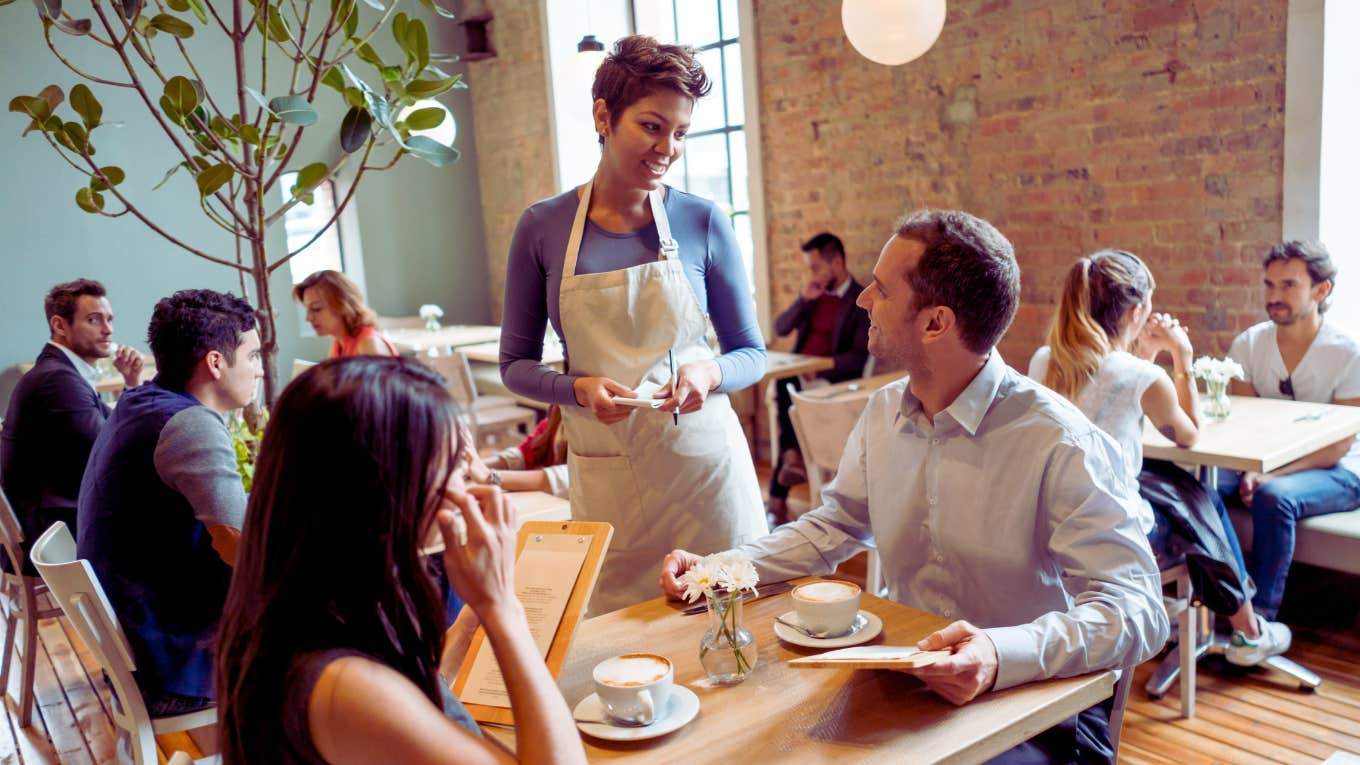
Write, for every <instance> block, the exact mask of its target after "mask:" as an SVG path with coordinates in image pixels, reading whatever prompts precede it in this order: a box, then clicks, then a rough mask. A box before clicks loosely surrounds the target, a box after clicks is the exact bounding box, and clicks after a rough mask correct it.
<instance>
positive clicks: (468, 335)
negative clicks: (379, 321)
mask: <svg viewBox="0 0 1360 765" xmlns="http://www.w3.org/2000/svg"><path fill="white" fill-rule="evenodd" d="M383 334H385V335H386V336H387V339H388V340H391V341H392V344H393V345H395V346H397V350H399V351H401V352H402V353H412V354H415V353H423V352H425V351H428V350H430V349H445V348H461V347H463V346H465V345H476V344H478V343H494V342H497V341H499V340H500V339H501V328H500V327H493V326H489V325H485V324H448V325H445V326H442V327H440V328H439V331H438V332H431V331H429V330H428V329H424V328H420V329H413V328H403V329H390V330H388V331H386V332H384V333H383Z"/></svg>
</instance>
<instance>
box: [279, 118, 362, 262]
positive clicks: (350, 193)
mask: <svg viewBox="0 0 1360 765" xmlns="http://www.w3.org/2000/svg"><path fill="white" fill-rule="evenodd" d="M375 144H376V139H373V138H369V139H368V148H366V149H364V161H363V164H360V165H359V172H357V173H355V174H354V180H353V181H351V182H350V185H349V191H348V192H346V194H345V199H344V201H342V202H341V203H340V205H339V206H338V207H336V208H335V214H333V215H331V218H330V220H328V221H326V225H324V226H322V227H321V229H320V230H318V231H317V232H316V233H315V234H313V235H312V238H311V239H308V240H307V242H306V243H305V244H303V245H302V246H301V247H299V248H297V249H296V250H293V251H292V252H290V253H288V254H287V255H284V256H283V257H282V258H279V259H278V261H277V262H275V263H273V264H271V265H270V266H269V273H270V274H273V273H274V272H275V271H276V270H278V269H279V267H280V266H282V265H283V264H284V263H287V262H288V261H289V260H291V259H292V258H293V256H294V255H297V254H298V253H299V252H302V251H303V250H305V249H307V248H308V247H311V246H312V243H313V242H315V241H316V240H318V239H320V238H321V235H322V234H324V233H326V232H327V231H329V230H330V227H331V226H333V225H335V222H336V221H337V220H340V215H341V213H343V212H344V211H345V208H346V207H348V206H349V201H350V200H351V199H353V198H354V191H355V189H358V188H359V180H360V179H361V178H363V177H364V171H365V170H367V169H368V156H369V155H370V154H372V153H373V147H374V145H375Z"/></svg>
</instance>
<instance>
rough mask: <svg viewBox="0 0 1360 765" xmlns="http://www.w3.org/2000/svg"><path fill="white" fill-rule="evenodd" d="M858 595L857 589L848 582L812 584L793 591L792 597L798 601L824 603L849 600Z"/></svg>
mask: <svg viewBox="0 0 1360 765" xmlns="http://www.w3.org/2000/svg"><path fill="white" fill-rule="evenodd" d="M858 594H859V587H857V586H856V585H853V584H850V583H849V582H813V583H812V584H805V585H803V586H802V587H799V588H798V589H796V590H794V591H793V596H794V597H796V598H798V599H800V600H812V601H818V602H826V603H831V602H835V601H839V600H849V599H850V598H853V597H855V596H856V595H858Z"/></svg>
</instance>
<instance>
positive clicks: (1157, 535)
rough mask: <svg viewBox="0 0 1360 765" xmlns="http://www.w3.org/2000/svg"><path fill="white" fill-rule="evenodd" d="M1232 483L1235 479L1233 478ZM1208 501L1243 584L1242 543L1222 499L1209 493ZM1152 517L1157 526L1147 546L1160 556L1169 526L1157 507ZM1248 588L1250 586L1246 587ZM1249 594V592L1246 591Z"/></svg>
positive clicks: (1245, 577)
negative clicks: (1216, 517) (1211, 504)
mask: <svg viewBox="0 0 1360 765" xmlns="http://www.w3.org/2000/svg"><path fill="white" fill-rule="evenodd" d="M1219 480H1220V481H1221V480H1222V479H1221V478H1220V479H1219ZM1233 480H1234V481H1236V480H1237V479H1236V478H1235V477H1234V478H1233ZM1233 490H1234V491H1236V490H1237V484H1236V483H1234V484H1233ZM1208 494H1209V501H1210V502H1213V503H1214V509H1215V510H1217V511H1218V521H1219V523H1222V524H1223V536H1224V537H1225V538H1226V539H1227V541H1228V548H1229V549H1231V550H1232V555H1233V563H1235V564H1236V565H1237V573H1238V574H1239V575H1240V576H1241V577H1242V580H1243V581H1244V582H1245V581H1246V579H1247V561H1246V558H1244V557H1243V556H1242V543H1241V542H1239V541H1238V539H1237V530H1236V529H1234V528H1233V525H1232V521H1231V520H1229V519H1228V507H1227V505H1225V504H1223V497H1222V496H1220V495H1219V494H1217V493H1215V492H1212V491H1211V492H1209V493H1208ZM1152 516H1153V519H1154V520H1156V522H1157V525H1156V526H1154V527H1153V528H1152V531H1149V532H1148V545H1149V546H1150V547H1151V548H1152V551H1153V552H1154V553H1158V554H1160V553H1161V552H1162V551H1163V550H1165V549H1166V541H1167V537H1169V536H1170V535H1171V526H1170V525H1169V523H1168V522H1167V520H1166V519H1165V518H1163V517H1162V514H1161V513H1160V512H1158V511H1157V506H1156V505H1153V507H1152ZM1248 586H1250V585H1248ZM1248 592H1250V590H1248Z"/></svg>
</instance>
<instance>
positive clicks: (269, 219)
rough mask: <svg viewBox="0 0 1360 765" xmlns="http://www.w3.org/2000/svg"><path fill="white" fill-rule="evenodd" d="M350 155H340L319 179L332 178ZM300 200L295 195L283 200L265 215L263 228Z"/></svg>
mask: <svg viewBox="0 0 1360 765" xmlns="http://www.w3.org/2000/svg"><path fill="white" fill-rule="evenodd" d="M350 156H351V155H349V154H346V155H345V156H343V157H341V158H340V161H339V162H336V163H335V167H332V168H331V169H330V171H329V172H327V173H326V177H325V178H322V179H321V180H322V181H328V180H330V179H332V178H334V177H335V174H336V173H338V172H340V170H341V168H343V167H344V166H345V163H347V162H349V158H350ZM301 201H302V200H300V199H298V198H297V197H294V198H292V199H290V200H288V201H287V202H284V203H283V204H282V205H280V206H279V208H278V209H277V210H275V211H274V212H272V213H270V214H269V215H268V216H266V217H265V219H264V225H265V228H268V227H270V226H272V225H274V224H275V223H277V222H278V221H279V218H282V217H283V216H285V215H287V214H288V211H289V210H291V209H293V207H295V206H296V205H297V204H298V203H299V202H301Z"/></svg>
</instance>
